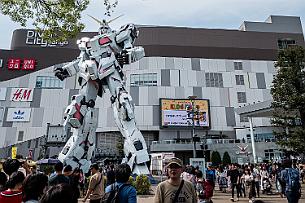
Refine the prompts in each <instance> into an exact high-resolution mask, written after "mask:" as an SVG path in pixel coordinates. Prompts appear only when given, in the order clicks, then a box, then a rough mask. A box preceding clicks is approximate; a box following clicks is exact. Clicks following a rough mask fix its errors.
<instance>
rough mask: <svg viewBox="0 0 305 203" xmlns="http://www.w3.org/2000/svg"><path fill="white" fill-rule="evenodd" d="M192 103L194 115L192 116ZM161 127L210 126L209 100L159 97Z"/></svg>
mask: <svg viewBox="0 0 305 203" xmlns="http://www.w3.org/2000/svg"><path fill="white" fill-rule="evenodd" d="M193 103H194V116H193V114H192V113H193V111H192V109H193ZM160 111H161V119H160V121H161V124H160V125H161V128H168V127H192V126H193V119H192V118H193V117H194V125H195V127H203V128H210V127H211V126H210V110H209V100H207V99H195V100H193V102H192V100H190V99H160Z"/></svg>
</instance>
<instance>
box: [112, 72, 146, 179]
mask: <svg viewBox="0 0 305 203" xmlns="http://www.w3.org/2000/svg"><path fill="white" fill-rule="evenodd" d="M115 73H117V72H115ZM107 82H108V87H109V90H110V92H111V94H112V98H111V101H112V109H113V114H114V118H115V122H116V124H117V126H118V128H119V130H120V131H121V133H122V135H123V137H124V139H125V141H124V153H125V158H124V159H123V162H125V163H128V164H129V165H130V167H131V169H132V171H133V173H136V174H149V170H148V167H147V166H146V162H147V161H149V155H148V152H147V146H146V143H145V140H144V138H143V135H142V133H141V132H140V130H139V129H138V128H137V126H136V122H135V116H134V107H133V105H132V104H131V101H132V99H131V96H130V95H129V94H128V92H127V91H126V90H125V88H124V86H123V85H122V84H123V83H122V81H121V80H120V78H119V75H118V73H117V74H114V75H112V76H110V77H109V78H108V81H107Z"/></svg>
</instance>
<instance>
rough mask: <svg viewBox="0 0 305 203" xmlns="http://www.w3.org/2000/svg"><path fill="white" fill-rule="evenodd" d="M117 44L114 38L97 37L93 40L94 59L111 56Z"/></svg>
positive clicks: (92, 52)
mask: <svg viewBox="0 0 305 203" xmlns="http://www.w3.org/2000/svg"><path fill="white" fill-rule="evenodd" d="M115 44H116V43H115V41H114V39H113V37H112V36H107V35H101V36H100V35H99V36H96V37H94V38H93V39H92V40H91V54H92V56H94V57H98V56H101V57H102V58H104V57H107V56H109V55H110V53H111V52H115V50H116V46H115Z"/></svg>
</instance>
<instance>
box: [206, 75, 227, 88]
mask: <svg viewBox="0 0 305 203" xmlns="http://www.w3.org/2000/svg"><path fill="white" fill-rule="evenodd" d="M205 83H206V86H207V87H223V79H222V74H221V73H206V74H205Z"/></svg>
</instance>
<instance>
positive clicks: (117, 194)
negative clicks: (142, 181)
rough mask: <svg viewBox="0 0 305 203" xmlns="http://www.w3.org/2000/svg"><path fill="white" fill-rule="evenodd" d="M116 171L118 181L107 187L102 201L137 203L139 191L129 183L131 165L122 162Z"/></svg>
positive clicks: (103, 202) (109, 202) (105, 202)
mask: <svg viewBox="0 0 305 203" xmlns="http://www.w3.org/2000/svg"><path fill="white" fill-rule="evenodd" d="M114 173H115V179H116V182H115V183H113V184H111V185H108V186H107V187H106V191H105V192H106V193H105V195H104V196H103V198H102V201H101V203H119V202H124V203H136V202H137V191H136V189H135V188H134V187H133V186H132V185H131V184H130V183H129V177H130V175H131V168H130V166H129V165H128V164H126V163H123V164H120V165H118V166H117V167H116V168H115V170H114Z"/></svg>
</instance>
